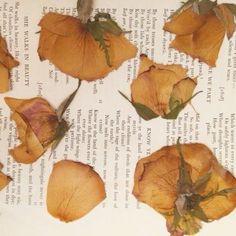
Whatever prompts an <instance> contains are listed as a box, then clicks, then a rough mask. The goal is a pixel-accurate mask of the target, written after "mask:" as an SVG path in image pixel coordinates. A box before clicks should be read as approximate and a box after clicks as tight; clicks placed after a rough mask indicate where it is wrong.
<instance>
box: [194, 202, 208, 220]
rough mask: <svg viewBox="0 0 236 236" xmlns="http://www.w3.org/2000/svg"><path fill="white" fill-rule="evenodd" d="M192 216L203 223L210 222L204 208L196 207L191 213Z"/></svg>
mask: <svg viewBox="0 0 236 236" xmlns="http://www.w3.org/2000/svg"><path fill="white" fill-rule="evenodd" d="M190 214H191V215H192V216H195V217H197V218H198V219H199V220H201V221H204V222H209V219H208V218H207V216H206V214H205V212H204V211H203V210H202V208H201V207H200V206H199V205H196V206H195V207H194V209H192V210H191V211H190Z"/></svg>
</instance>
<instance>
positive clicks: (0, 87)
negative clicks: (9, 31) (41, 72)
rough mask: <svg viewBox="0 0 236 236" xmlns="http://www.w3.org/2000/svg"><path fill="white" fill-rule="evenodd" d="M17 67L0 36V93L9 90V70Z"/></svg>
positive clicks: (16, 62)
mask: <svg viewBox="0 0 236 236" xmlns="http://www.w3.org/2000/svg"><path fill="white" fill-rule="evenodd" d="M18 65H19V62H18V61H16V60H15V59H14V58H13V57H12V55H11V54H10V53H9V52H8V49H7V43H6V41H5V39H4V38H2V37H1V35H0V93H4V92H7V91H8V90H9V77H10V70H11V69H12V68H13V67H15V66H18Z"/></svg>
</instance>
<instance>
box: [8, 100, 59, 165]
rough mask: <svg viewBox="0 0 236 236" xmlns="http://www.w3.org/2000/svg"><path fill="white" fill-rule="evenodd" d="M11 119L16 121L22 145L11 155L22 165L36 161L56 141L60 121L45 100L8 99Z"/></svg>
mask: <svg viewBox="0 0 236 236" xmlns="http://www.w3.org/2000/svg"><path fill="white" fill-rule="evenodd" d="M5 102H6V103H7V105H8V106H9V107H10V109H11V111H12V114H11V118H12V119H13V120H14V121H15V123H16V126H17V131H18V134H19V139H20V141H21V144H20V145H19V146H17V147H15V148H14V149H11V150H10V151H9V153H10V154H11V155H12V156H13V158H14V159H15V160H16V161H17V162H20V163H25V164H29V163H32V162H34V161H36V160H37V159H38V158H39V157H40V156H41V155H42V154H43V153H44V152H45V151H46V149H47V148H48V146H49V145H50V144H52V142H53V141H54V139H55V134H56V130H57V128H58V127H59V121H58V117H57V114H56V111H55V110H54V109H53V108H52V107H51V105H50V104H49V103H48V102H47V101H46V100H45V99H43V98H39V97H36V98H32V99H16V98H11V97H6V98H5Z"/></svg>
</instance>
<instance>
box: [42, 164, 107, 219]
mask: <svg viewBox="0 0 236 236" xmlns="http://www.w3.org/2000/svg"><path fill="white" fill-rule="evenodd" d="M105 197H106V194H105V188H104V183H103V181H102V179H101V178H100V176H99V175H98V174H97V173H96V172H95V171H94V170H93V168H92V167H91V166H89V165H85V164H82V163H80V162H74V161H68V160H63V161H59V162H58V163H56V164H54V167H53V170H52V173H51V175H50V178H49V182H48V190H47V209H48V212H49V213H50V214H51V215H52V216H54V217H55V218H58V219H60V220H61V221H65V222H70V221H74V220H76V219H79V218H81V217H83V216H84V215H86V214H87V213H88V212H89V211H91V210H92V209H93V208H94V207H95V206H97V205H98V204H99V203H100V202H101V201H102V200H103V199H104V198H105Z"/></svg>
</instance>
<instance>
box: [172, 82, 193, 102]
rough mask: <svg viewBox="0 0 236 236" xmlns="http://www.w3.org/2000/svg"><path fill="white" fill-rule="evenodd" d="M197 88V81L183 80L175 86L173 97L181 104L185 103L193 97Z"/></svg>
mask: <svg viewBox="0 0 236 236" xmlns="http://www.w3.org/2000/svg"><path fill="white" fill-rule="evenodd" d="M196 86H197V83H196V81H195V80H193V79H191V78H186V79H182V80H181V81H179V82H178V83H177V84H175V85H174V88H173V91H172V94H171V96H172V97H174V98H175V99H176V100H178V101H179V102H180V103H184V102H186V101H187V100H189V99H190V98H191V97H192V95H193V91H194V89H195V87H196Z"/></svg>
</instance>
